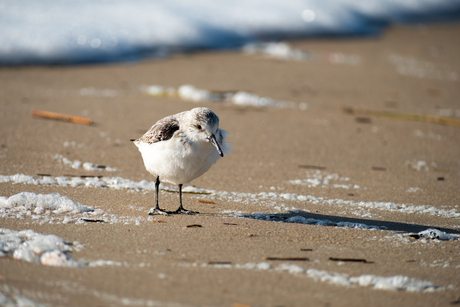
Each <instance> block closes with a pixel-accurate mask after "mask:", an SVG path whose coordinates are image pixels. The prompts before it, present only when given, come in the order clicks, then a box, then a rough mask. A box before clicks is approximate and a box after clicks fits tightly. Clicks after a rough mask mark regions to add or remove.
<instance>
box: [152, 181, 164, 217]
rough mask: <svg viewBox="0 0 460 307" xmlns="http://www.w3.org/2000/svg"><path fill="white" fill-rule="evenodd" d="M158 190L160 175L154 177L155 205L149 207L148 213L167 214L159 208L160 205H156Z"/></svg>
mask: <svg viewBox="0 0 460 307" xmlns="http://www.w3.org/2000/svg"><path fill="white" fill-rule="evenodd" d="M159 190H160V176H157V178H156V179H155V207H154V208H151V209H150V211H149V215H154V214H163V215H168V213H167V212H166V211H164V210H161V209H160V206H159V205H158V192H159Z"/></svg>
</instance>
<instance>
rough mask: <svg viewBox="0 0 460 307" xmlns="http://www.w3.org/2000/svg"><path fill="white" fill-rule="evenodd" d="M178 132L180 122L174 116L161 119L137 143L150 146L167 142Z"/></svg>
mask: <svg viewBox="0 0 460 307" xmlns="http://www.w3.org/2000/svg"><path fill="white" fill-rule="evenodd" d="M177 130H179V121H178V120H177V118H176V117H175V116H174V115H171V116H168V117H165V118H163V119H160V120H159V121H158V122H156V124H155V125H153V126H152V128H150V130H149V131H147V132H146V133H145V134H144V135H143V136H142V137H140V138H138V139H137V140H136V141H140V142H145V143H149V144H153V143H157V142H161V141H166V140H169V139H170V138H172V136H173V135H174V132H176V131H177Z"/></svg>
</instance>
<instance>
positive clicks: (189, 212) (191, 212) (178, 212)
mask: <svg viewBox="0 0 460 307" xmlns="http://www.w3.org/2000/svg"><path fill="white" fill-rule="evenodd" d="M174 213H176V214H198V213H200V212H198V211H192V210H186V209H181V208H179V209H177V210H176V211H174Z"/></svg>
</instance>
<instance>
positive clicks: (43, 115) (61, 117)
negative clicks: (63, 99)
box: [32, 110, 93, 125]
mask: <svg viewBox="0 0 460 307" xmlns="http://www.w3.org/2000/svg"><path fill="white" fill-rule="evenodd" d="M32 116H35V117H41V118H50V119H57V120H63V121H66V122H72V123H77V124H84V125H91V124H92V123H93V120H92V119H89V118H85V117H79V116H73V115H68V114H62V113H56V112H49V111H40V110H33V111H32Z"/></svg>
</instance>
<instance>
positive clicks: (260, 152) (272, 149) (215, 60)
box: [0, 23, 460, 307]
mask: <svg viewBox="0 0 460 307" xmlns="http://www.w3.org/2000/svg"><path fill="white" fill-rule="evenodd" d="M458 37H460V24H458V23H457V24H455V23H454V24H431V25H420V26H407V27H403V26H399V27H394V28H390V29H389V30H388V31H387V32H385V33H384V35H382V36H381V37H365V38H348V39H312V40H302V41H294V42H290V46H291V48H293V49H295V50H301V51H303V52H305V54H308V57H307V58H306V59H304V60H286V59H279V58H269V57H267V56H264V55H262V54H257V53H256V54H246V53H243V52H239V51H233V52H202V53H192V54H181V55H174V56H171V57H170V58H168V59H164V60H144V61H138V62H130V63H115V64H106V65H105V64H104V65H103V64H101V65H82V66H48V67H45V66H43V67H41V66H37V67H34V66H25V67H1V68H0V84H1V85H0V175H1V176H2V177H0V196H2V197H4V198H3V203H4V204H6V202H7V198H8V197H11V196H13V195H16V194H18V193H21V192H34V193H38V194H49V193H59V194H60V195H62V196H65V197H67V198H69V199H70V200H72V201H74V202H77V203H79V204H81V205H83V206H85V207H88V208H92V209H94V210H96V211H95V213H84V212H78V213H69V212H53V210H43V211H41V212H35V211H34V209H33V208H32V209H30V208H27V207H21V208H19V207H18V206H16V207H14V206H13V207H11V206H10V207H8V206H7V205H3V206H2V205H1V204H2V202H0V209H1V211H0V228H3V229H8V230H13V231H21V230H27V229H31V230H33V231H34V232H36V233H39V234H52V235H56V236H58V237H60V238H62V239H63V240H65V241H67V242H75V241H78V242H79V244H77V243H74V244H73V245H72V246H73V247H72V250H71V251H68V252H66V254H67V255H68V256H70V257H71V258H72V259H73V260H75V262H77V263H80V264H81V266H80V267H65V266H64V267H63V266H58V267H56V266H49V265H44V264H41V263H37V262H27V261H23V260H18V259H15V257H14V256H13V253H9V254H7V255H5V257H0V293H3V297H5V298H6V299H7V300H9V301H10V302H18V300H21V299H27V300H30V301H32V302H34V303H35V304H36V306H41V305H39V304H43V305H45V306H232V307H241V306H363V307H364V306H391V305H393V306H451V305H452V306H454V305H456V304H460V241H459V239H460V193H459V190H460V127H459V126H455V123H458V121H460V104H459V97H460V86H459V82H460V59H459V57H458V55H459V54H460V41H459V40H458ZM184 84H190V85H193V86H195V87H196V88H199V89H207V90H210V91H216V92H217V91H246V92H250V93H254V94H257V95H259V96H260V97H269V98H272V99H274V100H277V101H285V102H292V103H293V104H288V105H289V106H288V107H257V106H247V105H236V104H232V103H229V102H211V101H200V102H191V101H186V100H184V99H180V98H179V97H164V96H152V95H148V94H147V93H146V89H148V87H149V86H153V85H162V86H167V87H173V88H175V89H177V88H179V87H180V86H181V85H184ZM197 106H203V107H208V108H210V109H212V110H213V111H214V112H215V113H216V114H217V115H218V116H219V118H220V127H221V128H222V129H224V130H227V131H228V132H229V133H230V136H229V142H230V143H231V145H232V147H233V152H232V153H231V154H230V155H228V156H225V157H224V158H222V159H220V160H219V161H218V162H217V164H216V165H214V166H213V167H212V168H211V169H210V171H208V172H207V173H206V174H204V175H203V176H202V177H200V178H198V179H196V180H194V181H193V182H192V183H191V184H189V185H188V186H191V187H189V188H188V189H189V191H192V192H194V193H186V194H184V206H185V207H186V208H187V209H191V210H195V211H199V212H200V214H196V215H171V216H149V215H148V211H149V209H150V208H151V207H152V206H153V202H154V195H155V192H154V190H152V189H149V188H139V185H138V186H134V187H129V184H131V185H134V183H140V182H142V181H143V180H146V181H147V182H153V181H154V177H153V176H152V175H150V174H149V173H148V172H147V171H146V170H145V168H144V165H143V163H142V159H141V156H140V153H139V151H138V150H137V148H136V147H135V146H134V145H133V143H132V142H130V141H129V140H130V139H133V138H137V137H140V136H141V135H142V134H143V133H144V132H145V131H147V130H148V129H149V128H150V127H151V126H152V125H153V124H154V123H155V122H156V121H157V120H159V119H161V118H163V117H165V116H167V115H171V114H175V113H178V112H182V111H185V110H190V109H192V108H194V107H197ZM343 108H353V110H354V111H356V112H355V114H348V113H346V112H344V111H343ZM33 110H43V111H51V112H59V113H63V114H70V115H73V116H80V117H85V118H90V119H91V120H93V121H94V124H92V125H84V124H77V123H69V122H64V121H58V120H51V119H44V118H37V117H32V112H33ZM360 110H361V111H362V110H368V111H373V112H374V113H369V112H368V113H359V111H360ZM375 112H380V113H375ZM384 112H387V113H384ZM388 114H390V115H391V114H392V115H391V116H393V117H394V114H399V115H401V114H403V115H404V116H402V117H401V116H400V117H398V118H396V119H395V118H391V116H390V115H388ZM410 114H419V115H424V116H425V117H422V120H418V121H413V120H410V119H412V118H413V117H410V116H408V115H410ZM431 115H432V116H434V117H436V118H437V119H439V118H440V117H442V118H448V119H450V120H451V121H450V122H449V123H450V124H440V123H437V122H430V121H429V120H427V117H426V116H431ZM74 161H80V162H81V163H85V162H89V163H92V165H93V166H94V165H102V166H105V168H101V167H99V169H96V170H92V169H91V168H88V169H85V168H84V167H83V166H79V165H78V163H77V164H75V163H74ZM72 166H74V167H76V166H79V167H78V168H73V167H72ZM96 168H97V167H96ZM108 168H111V169H108ZM16 174H23V175H27V176H32V177H33V179H35V182H33V181H30V177H22V178H23V179H24V178H26V179H27V178H28V179H27V180H29V181H27V180H26V179H24V180H22V181H21V180H20V179H19V176H13V175H16ZM81 176H83V177H81ZM88 176H89V177H88ZM94 176H96V177H94ZM97 176H103V177H102V178H98V177H97ZM57 177H58V178H64V177H65V179H60V181H59V180H56V179H55V178H57ZM73 177H75V178H78V180H80V181H79V182H78V184H77V183H76V182H77V181H74V183H75V184H74V186H72V184H71V183H70V181H71V180H72V178H73ZM2 178H3V179H2ZM46 178H48V179H52V180H49V181H46V180H44V179H46ZM104 178H109V179H107V180H106V181H104V180H105V179H104ZM114 178H115V179H114ZM116 178H118V179H116ZM66 180H67V181H66ZM27 182H29V183H27ZM46 182H48V184H47V183H46ZM59 182H64V183H62V184H58V183H59ZM144 183H145V182H144ZM66 185H67V186H66ZM192 187H194V188H192ZM170 188H171V189H170V190H162V191H160V205H161V206H162V207H164V208H166V209H167V210H174V209H176V208H177V206H178V202H179V195H178V193H175V192H174V191H173V190H174V189H177V187H174V186H170ZM30 205H31V206H34V204H30ZM21 212H22V213H21ZM24 212H25V213H24ZM27 212H28V213H27ZM433 228H436V229H438V230H440V231H441V232H445V233H447V234H449V237H450V240H438V239H430V238H415V237H417V236H416V235H414V234H416V233H419V232H422V231H425V230H427V229H433ZM411 233H412V236H410V235H408V234H411ZM76 246H79V247H78V248H76ZM370 275H372V276H373V277H372V278H373V279H372V278H371V277H369V276H370ZM395 276H399V278H394V277H395ZM385 278H387V279H385ZM390 278H393V279H391V280H390ZM372 280H374V281H376V282H374V283H373V282H372ZM401 280H403V281H406V282H399V283H398V281H401ZM379 282H380V283H379ZM391 285H393V287H392V286H391ZM1 299H2V296H0V302H2V301H1ZM5 302H6V301H5ZM18 304H19V303H18ZM0 305H1V303H0ZM5 305H6V303H5Z"/></svg>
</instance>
